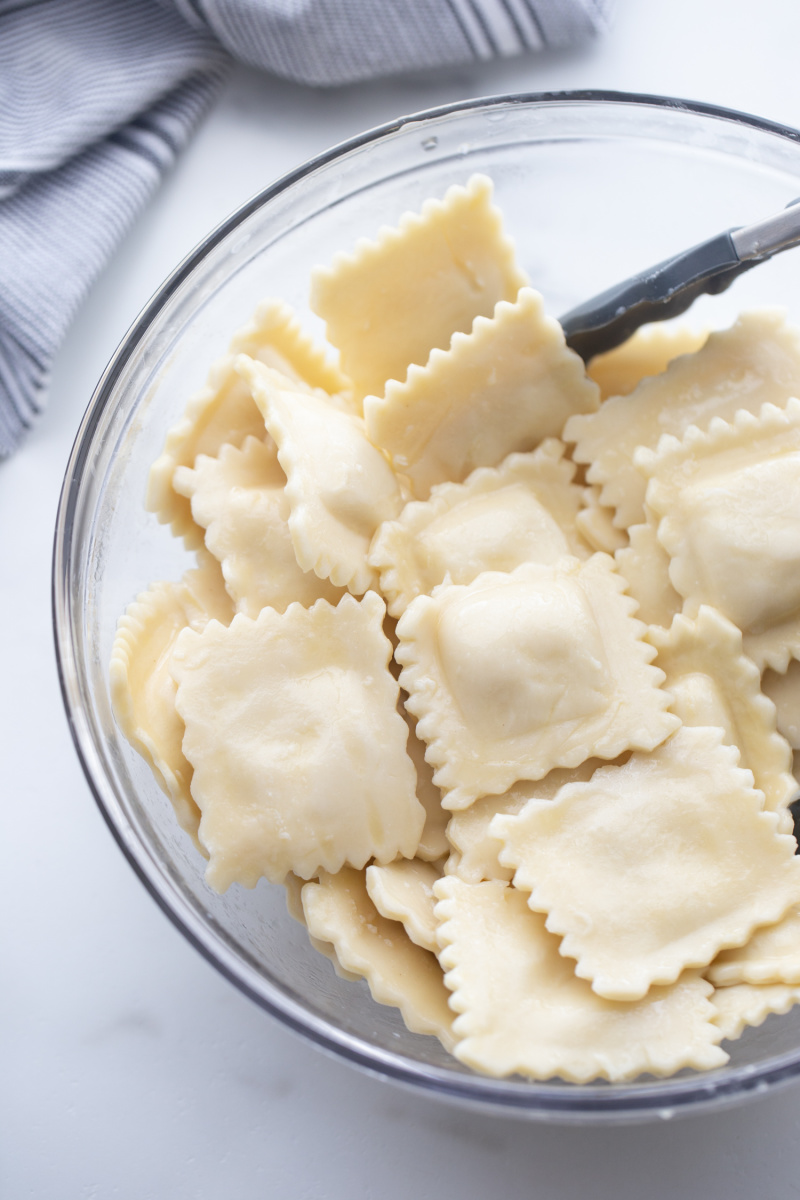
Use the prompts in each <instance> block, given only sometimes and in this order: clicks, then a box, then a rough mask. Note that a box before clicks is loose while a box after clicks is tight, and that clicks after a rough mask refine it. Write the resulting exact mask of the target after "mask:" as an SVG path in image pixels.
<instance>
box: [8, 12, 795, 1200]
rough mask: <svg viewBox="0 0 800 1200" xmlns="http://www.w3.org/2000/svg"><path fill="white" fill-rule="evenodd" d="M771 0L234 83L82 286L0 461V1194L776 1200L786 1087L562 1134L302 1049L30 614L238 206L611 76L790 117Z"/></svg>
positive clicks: (232, 1199) (784, 24)
mask: <svg viewBox="0 0 800 1200" xmlns="http://www.w3.org/2000/svg"><path fill="white" fill-rule="evenodd" d="M799 46H800V6H798V5H796V3H795V0H761V2H760V3H758V4H755V3H753V2H752V0H748V2H747V3H745V2H744V0H669V2H665V0H660V2H658V3H656V0H638V2H637V0H620V2H619V5H618V11H617V19H616V24H615V27H614V29H613V30H612V32H611V33H610V34H609V35H608V36H607V37H606V38H604V39H601V40H598V41H596V42H593V43H591V44H587V45H585V46H583V47H581V48H580V49H576V50H572V51H569V52H562V53H558V54H553V55H543V56H531V57H527V58H525V59H517V60H514V61H511V62H506V63H500V64H490V65H487V66H484V67H481V68H476V69H470V70H462V71H458V72H454V73H450V74H447V75H440V76H436V77H433V76H426V77H417V78H413V79H405V80H392V81H389V82H386V83H380V84H378V83H376V84H371V85H366V86H361V87H351V88H347V89H344V90H341V91H337V92H313V91H306V90H303V89H300V88H297V87H293V86H290V85H287V84H282V83H280V82H278V81H275V80H271V79H269V78H266V77H263V76H259V75H257V74H256V73H255V72H251V71H246V70H243V69H242V70H239V71H238V72H237V73H235V75H234V76H233V77H232V79H231V81H230V83H229V85H228V87H227V89H226V91H225V93H224V95H223V97H222V98H221V100H220V101H219V103H218V104H217V106H216V108H215V110H214V111H213V113H212V114H211V115H210V117H209V118H208V119H207V120H206V122H205V124H204V126H203V127H202V129H201V130H200V132H199V134H198V136H197V137H196V138H195V140H194V142H193V143H192V145H191V147H190V148H189V150H188V152H187V153H186V154H185V155H184V156H183V158H182V160H181V161H180V163H179V164H178V167H177V168H176V170H175V171H174V172H173V174H172V175H171V177H170V178H169V179H168V181H167V182H166V184H165V186H164V187H163V189H162V190H161V192H160V193H159V195H158V196H157V198H156V200H155V202H154V203H153V204H152V206H151V207H150V209H149V210H148V211H147V212H146V213H145V214H144V216H143V217H142V218H141V219H140V221H139V222H138V224H137V226H136V228H135V229H134V230H133V232H132V233H131V234H130V236H129V237H128V239H127V241H126V243H125V245H124V246H123V248H122V249H121V251H120V252H119V254H118V255H117V257H116V258H115V260H114V262H113V263H112V264H111V266H110V267H109V268H108V270H107V271H106V273H105V275H104V277H103V278H102V279H101V281H100V283H99V284H98V286H97V287H96V288H95V290H94V292H93V294H92V296H91V298H90V300H89V302H88V303H87V304H86V306H85V307H84V309H83V311H82V312H81V314H80V316H79V318H78V320H77V321H76V322H75V324H74V326H73V328H72V330H71V332H70V335H69V337H68V339H67V341H66V344H65V345H64V348H63V351H62V353H61V354H60V356H59V360H58V363H57V367H56V371H55V377H54V380H53V386H52V392H51V396H50V410H49V412H48V414H47V415H46V417H45V419H44V420H43V421H42V422H41V424H40V426H39V427H38V428H37V430H36V431H35V432H34V434H33V435H32V436H31V437H30V438H29V440H28V441H27V442H26V444H25V446H24V447H23V449H22V450H21V451H20V452H19V453H18V454H17V455H16V457H14V458H13V459H12V460H10V461H9V462H7V463H4V464H0V618H1V620H0V631H1V632H0V637H2V646H1V647H0V750H1V751H2V773H1V774H0V781H1V782H0V796H1V797H2V805H0V862H1V863H2V870H0V913H1V914H2V916H0V929H1V930H2V934H1V935H0V955H1V957H0V972H2V985H1V986H0V1195H1V1196H2V1197H3V1198H4V1200H22V1198H23V1197H26V1198H27V1197H34V1198H36V1200H44V1198H47V1200H51V1198H52V1200H73V1198H75V1200H95V1198H105V1197H115V1198H120V1200H149V1198H151V1197H153V1198H155V1200H160V1198H161V1197H164V1198H169V1200H189V1198H192V1200H217V1198H222V1197H225V1198H226V1200H254V1198H256V1197H262V1196H263V1197H267V1196H270V1197H271V1196H286V1197H289V1198H291V1200H339V1198H344V1197H351V1196H352V1197H357V1198H361V1197H363V1198H367V1200H368V1198H372V1197H375V1198H377V1197H380V1198H381V1200H400V1198H401V1197H402V1198H405V1197H407V1196H409V1195H412V1196H414V1195H416V1196H420V1197H423V1198H425V1197H429V1196H430V1197H433V1196H445V1195H446V1196H448V1197H450V1196H457V1197H459V1200H472V1198H473V1197H478V1196H483V1195H486V1194H489V1195H491V1196H493V1197H506V1196H509V1197H511V1196H513V1197H517V1196H525V1197H528V1196H530V1197H534V1198H535V1200H578V1198H579V1197H580V1198H583V1197H591V1198H592V1200H606V1198H609V1200H610V1198H611V1197H614V1198H615V1200H634V1198H635V1200H639V1198H640V1197H648V1198H653V1200H666V1198H667V1197H670V1198H674V1197H688V1198H691V1200H693V1198H694V1197H704V1198H709V1197H710V1198H711V1200H717V1198H718V1197H719V1198H722V1197H726V1198H730V1200H738V1198H740V1197H741V1198H742V1200H744V1198H745V1197H746V1198H747V1200H751V1198H752V1197H756V1196H757V1197H759V1198H760V1200H778V1198H780V1200H784V1198H786V1197H792V1196H798V1195H800V1182H798V1179H799V1178H800V1172H798V1170H797V1161H796V1160H797V1156H796V1154H795V1152H794V1151H795V1145H796V1142H797V1136H798V1130H799V1129H800V1087H799V1086H794V1087H791V1088H788V1089H786V1090H784V1091H782V1092H780V1093H778V1094H776V1095H774V1096H770V1097H768V1098H767V1099H762V1100H760V1101H758V1102H755V1103H750V1104H749V1105H747V1106H745V1107H742V1108H738V1109H735V1110H731V1111H729V1112H726V1113H722V1114H719V1115H710V1116H704V1117H698V1118H693V1119H691V1120H683V1121H674V1122H671V1123H668V1124H663V1123H662V1124H656V1125H649V1126H638V1127H628V1128H622V1129H613V1130H612V1129H599V1130H598V1129H596V1130H586V1129H576V1128H558V1127H545V1126H541V1125H536V1124H525V1123H515V1122H511V1121H501V1120H496V1119H489V1118H485V1117H478V1116H474V1115H470V1114H465V1113H464V1112H461V1111H459V1110H457V1109H454V1108H450V1107H448V1106H445V1105H442V1104H438V1103H435V1102H432V1101H428V1100H426V1099H420V1098H418V1097H416V1096H414V1095H411V1094H408V1093H406V1092H403V1091H400V1090H398V1089H396V1088H394V1087H391V1086H389V1085H387V1084H384V1083H381V1082H379V1081H376V1080H373V1079H370V1078H367V1077H365V1076H363V1075H361V1074H359V1073H356V1072H355V1071H354V1070H352V1069H350V1068H348V1067H346V1066H344V1065H342V1064H340V1063H339V1062H337V1061H333V1060H330V1059H328V1058H326V1057H324V1056H322V1055H321V1054H320V1053H319V1052H318V1051H316V1050H314V1049H312V1048H310V1047H309V1046H307V1045H305V1044H304V1043H303V1042H301V1041H300V1040H299V1039H298V1038H297V1037H295V1036H294V1035H292V1034H290V1033H289V1032H287V1031H286V1030H284V1029H283V1028H282V1027H281V1026H280V1025H278V1024H277V1023H276V1022H275V1021H274V1020H272V1019H271V1018H269V1017H268V1016H266V1015H265V1014H264V1013H262V1012H261V1011H260V1010H259V1009H257V1008H256V1007H255V1006H254V1005H253V1004H252V1003H251V1002H250V1001H248V1000H247V999H245V998H244V997H243V996H241V995H239V994H238V993H237V992H236V991H235V990H234V989H233V988H232V987H231V986H230V985H229V984H228V983H227V982H226V981H225V980H223V979H222V978H221V977H220V976H218V975H217V974H216V973H215V972H214V970H213V969H212V968H211V967H210V966H208V965H207V964H206V963H205V962H204V961H203V960H202V959H201V958H200V957H199V955H197V954H196V952H195V951H194V950H193V949H191V947H190V946H189V945H188V944H187V943H185V942H184V940H183V939H182V937H181V935H180V934H179V933H177V932H176V930H175V929H173V927H172V926H171V925H170V923H169V922H168V921H167V920H166V919H165V918H164V917H163V916H162V914H161V912H160V911H159V910H158V909H157V908H156V906H155V904H154V903H153V901H152V900H151V899H150V897H149V896H148V895H147V894H146V892H145V891H144V889H143V888H142V886H141V885H140V883H139V882H138V880H137V879H136V878H135V876H134V874H133V872H132V871H131V870H130V868H129V867H128V865H127V864H126V862H125V861H124V859H123V857H122V855H121V854H120V852H119V850H118V849H117V847H116V845H115V844H114V842H113V840H112V838H111V836H110V835H109V833H108V832H107V830H106V828H105V826H104V824H103V821H102V819H101V817H100V815H99V813H98V811H97V810H96V808H95V806H94V802H93V800H92V798H91V796H90V794H89V790H88V787H87V785H86V783H85V782H84V779H83V776H82V774H81V771H80V768H79V765H78V761H77V758H76V756H75V754H74V751H73V748H72V744H71V741H70V738H69V734H68V731H67V726H66V721H65V719H64V715H63V711H62V707H61V699H60V694H59V690H58V684H57V679H56V671H55V663H54V654H53V646H52V634H51V621H50V593H49V575H50V551H51V539H52V527H53V522H54V519H55V511H56V504H57V498H58V491H59V487H60V484H61V477H62V474H63V471H64V467H65V464H66V460H67V456H68V453H69V450H70V447H71V444H72V440H73V437H74V434H75V431H76V429H77V426H78V422H79V420H80V417H81V415H82V413H83V410H84V408H85V406H86V404H87V402H88V400H89V397H90V395H91V392H92V389H93V387H94V384H95V382H96V380H97V378H98V377H99V375H100V373H101V371H102V369H103V367H104V365H105V363H106V361H107V359H108V358H109V357H110V355H111V353H112V352H113V350H114V348H115V346H116V344H117V343H118V341H119V340H120V339H121V337H122V335H123V334H124V332H125V330H126V328H127V326H128V325H129V324H130V323H131V321H132V320H133V318H134V317H135V315H136V313H137V312H138V310H139V309H140V308H141V307H142V305H143V304H144V303H145V302H146V300H147V299H148V298H149V296H150V294H151V293H152V292H153V291H154V290H155V289H156V287H157V286H158V285H159V284H160V282H161V281H162V279H163V278H164V276H165V275H166V274H167V273H168V272H169V271H170V270H171V268H172V267H173V266H174V265H175V264H176V263H177V261H178V260H179V259H180V258H181V257H182V256H183V255H184V254H185V253H186V252H187V251H189V250H190V249H191V248H192V246H193V245H194V244H195V243H196V242H197V241H198V240H199V239H200V238H201V237H202V236H203V235H204V234H205V233H206V232H207V231H208V230H209V229H210V228H211V227H212V226H213V225H215V224H216V223H217V222H218V221H220V220H221V219H222V218H224V217H225V216H227V215H228V213H229V212H230V211H231V210H232V209H233V208H235V207H237V206H238V205H239V204H240V203H242V202H243V201H244V200H246V199H247V198H248V197H249V196H250V195H251V194H252V193H254V192H255V191H257V190H259V189H261V188H262V187H264V186H265V185H266V184H268V183H269V182H270V181H271V180H273V179H275V178H276V177H278V176H280V175H281V174H283V173H284V172H286V171H287V170H289V169H290V168H292V167H294V166H296V165H298V164H299V163H300V162H301V161H303V160H304V159H306V158H308V157H309V156H311V155H313V154H316V153H317V152H319V151H321V150H323V149H325V148H326V147H328V146H329V145H331V144H333V143H335V142H338V141H341V140H343V139H344V138H347V137H350V136H351V135H353V134H356V133H358V132H360V131H361V130H362V129H364V128H367V127H369V126H372V125H375V124H378V123H380V122H382V121H385V120H389V119H391V118H394V117H396V116H399V115H401V114H403V113H407V112H411V111H414V110H417V109H421V108H425V107H429V106H431V105H434V104H439V103H445V102H448V101H452V100H457V99H462V98H466V97H468V96H475V95H480V94H491V93H496V92H504V91H513V90H553V89H562V88H589V87H592V88H611V89H620V90H629V91H644V92H660V93H666V94H672V95H678V96H686V97H689V98H692V99H698V100H706V101H711V102H716V103H720V104H723V105H728V106H731V107H734V108H740V109H744V110H748V111H751V112H754V113H757V114H759V115H761V116H764V117H770V118H772V119H774V120H778V121H781V122H784V123H787V124H793V125H796V126H800V84H799V83H798V71H797V53H798V47H799Z"/></svg>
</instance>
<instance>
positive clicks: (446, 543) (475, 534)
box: [369, 438, 589, 617]
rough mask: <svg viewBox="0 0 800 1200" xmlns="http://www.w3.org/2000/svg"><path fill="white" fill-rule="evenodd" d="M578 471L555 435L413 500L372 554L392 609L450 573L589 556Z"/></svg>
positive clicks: (454, 576)
mask: <svg viewBox="0 0 800 1200" xmlns="http://www.w3.org/2000/svg"><path fill="white" fill-rule="evenodd" d="M574 473H575V468H574V466H573V464H572V463H570V462H567V461H566V460H565V459H564V446H563V443H561V442H559V441H557V440H556V439H555V438H549V439H548V440H547V441H546V442H543V443H542V445H541V446H540V447H539V448H538V450H534V451H533V452H532V453H531V454H512V455H509V457H508V458H507V459H505V461H504V462H503V463H502V464H501V465H500V466H499V467H495V468H488V467H484V468H480V469H479V470H477V471H474V472H473V473H472V475H470V476H469V478H468V479H467V480H466V481H465V482H464V483H461V484H454V483H443V484H440V485H439V486H438V487H436V488H435V489H434V490H433V492H432V494H431V496H430V499H429V500H426V501H424V502H420V501H412V502H411V503H410V504H407V505H406V507H405V508H404V509H403V511H402V512H401V513H400V515H399V517H398V518H397V519H396V520H394V521H386V522H384V523H383V525H381V526H380V527H379V529H378V531H377V533H376V534H375V537H374V539H373V542H372V546H371V548H370V554H369V562H370V565H371V566H373V567H374V568H375V569H376V570H377V571H379V572H380V587H381V591H382V592H383V595H384V596H385V597H386V601H387V608H388V610H389V612H390V613H391V614H392V616H394V617H400V616H402V614H403V613H404V612H405V610H406V608H408V605H409V604H410V602H411V601H412V600H413V599H414V598H415V597H416V596H429V595H430V594H431V592H432V591H433V589H434V588H435V587H436V586H437V585H438V584H440V583H443V582H444V581H445V579H448V580H449V581H450V582H451V583H459V584H460V583H463V584H467V583H472V581H473V579H475V578H476V577H477V576H478V575H480V574H481V573H482V572H483V571H513V570H514V568H515V567H518V566H519V565H520V564H521V563H524V562H542V563H552V562H556V561H557V560H558V559H559V558H563V557H564V556H565V555H570V554H574V555H577V556H578V557H579V558H588V556H589V547H588V546H587V545H586V543H585V542H584V540H583V538H582V537H581V535H580V533H579V532H578V528H577V524H576V518H577V515H578V512H579V509H580V504H581V490H580V488H579V487H577V486H576V485H575V484H574V483H573V482H572V477H573V475H574Z"/></svg>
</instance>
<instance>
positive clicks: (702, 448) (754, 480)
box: [635, 399, 800, 671]
mask: <svg viewBox="0 0 800 1200" xmlns="http://www.w3.org/2000/svg"><path fill="white" fill-rule="evenodd" d="M635 461H636V463H637V464H638V466H639V467H640V469H641V470H642V472H643V473H644V474H645V475H646V476H647V478H648V479H649V483H648V486H647V503H648V505H649V506H650V508H651V509H652V510H653V512H654V514H655V516H656V518H657V519H658V520H659V525H658V538H659V541H660V542H661V544H662V546H663V547H664V548H665V550H666V551H667V553H668V554H669V556H670V559H671V562H670V568H669V573H670V579H671V581H672V584H673V587H674V588H675V590H676V591H677V592H679V593H680V595H681V596H683V598H684V609H685V611H686V612H687V613H688V614H689V615H690V616H691V615H693V614H694V613H696V612H697V610H698V608H699V606H700V605H701V604H709V605H712V606H713V607H714V608H717V609H719V611H720V612H721V613H722V614H723V615H724V616H726V617H729V618H730V620H731V621H733V623H734V624H735V625H738V627H739V628H740V629H741V630H742V633H743V634H744V647H745V651H746V653H747V654H748V655H749V656H750V657H751V658H752V659H754V661H755V662H756V664H757V665H758V666H759V667H761V668H763V667H764V666H770V667H773V668H774V669H776V670H779V671H780V670H785V669H786V666H787V664H788V661H789V658H790V657H791V656H792V655H795V656H797V655H800V400H794V399H792V400H789V402H788V403H787V405H786V407H785V408H783V409H781V408H776V407H775V405H773V404H765V405H764V406H763V408H762V409H761V411H760V412H759V414H758V415H756V416H754V415H753V414H752V413H750V412H748V411H747V410H746V409H741V410H740V411H739V412H737V413H736V415H735V417H734V418H733V420H732V421H730V422H726V421H723V420H722V419H721V418H716V419H714V420H713V421H712V422H711V424H710V426H709V428H708V431H707V432H706V433H703V432H702V431H701V430H700V429H698V428H697V427H696V426H692V427H690V428H689V429H688V430H687V431H686V433H685V434H684V436H683V438H682V439H681V440H680V441H679V440H678V439H677V438H672V437H665V438H663V439H662V441H661V442H660V443H659V446H658V449H657V450H656V451H648V450H646V449H640V450H639V451H637V454H636V456H635ZM795 651H796V654H795Z"/></svg>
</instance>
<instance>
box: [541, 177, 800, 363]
mask: <svg viewBox="0 0 800 1200" xmlns="http://www.w3.org/2000/svg"><path fill="white" fill-rule="evenodd" d="M798 244H800V197H799V198H798V199H797V200H792V201H791V203H790V204H788V205H787V206H786V208H785V209H783V210H782V211H781V212H779V213H776V214H775V216H772V217H767V218H766V220H764V221H757V222H756V223H755V224H754V225H745V226H743V227H742V228H736V229H729V230H727V232H726V233H720V234H718V235H717V236H716V237H713V238H709V240H708V241H707V242H701V243H700V244H699V245H698V246H693V247H692V248H691V250H684V251H683V252H682V253H681V254H676V255H675V257H674V258H668V259H666V261H665V262H661V263H658V264H657V265H656V266H654V267H650V268H649V269H648V270H646V271H642V272H641V274H639V275H634V276H633V277H632V278H631V279H626V280H625V281H624V282H623V283H618V284H616V285H615V286H614V287H612V288H609V289H608V290H607V291H605V292H601V294H600V295H599V296H595V297H594V298H593V299H592V300H587V301H586V303H585V304H581V305H579V306H578V307H577V308H573V309H572V310H571V311H570V312H568V313H567V314H566V315H565V316H563V317H562V318H561V325H562V327H563V329H564V334H565V335H566V339H567V345H568V346H570V347H571V348H572V349H573V350H574V351H575V352H576V353H577V354H579V355H580V356H581V358H582V359H583V360H584V362H588V361H589V359H590V358H593V357H594V355H595V354H601V353H602V352H603V351H604V350H613V348H614V347H615V346H619V345H620V343H621V342H624V341H625V340H626V338H629V337H630V336H631V334H632V333H635V332H636V330H637V329H638V328H639V326H640V325H645V324H646V323H647V322H649V321H666V320H667V319H668V318H669V317H675V316H677V315H678V314H679V313H682V312H685V311H686V309H687V308H688V307H689V305H690V304H691V303H692V302H693V301H694V300H695V299H696V298H697V297H698V296H700V295H702V294H703V293H704V292H708V293H709V294H711V295H716V294H717V293H718V292H724V291H725V289H726V288H727V287H729V286H730V284H731V283H733V281H734V279H736V277H737V276H738V275H741V274H742V273H743V272H744V271H749V270H750V268H751V267H755V266H757V265H758V264H759V263H760V262H764V260H765V259H767V258H771V257H772V255H773V254H778V253H779V252H780V251H781V250H788V249H789V248H790V246H797V245H798Z"/></svg>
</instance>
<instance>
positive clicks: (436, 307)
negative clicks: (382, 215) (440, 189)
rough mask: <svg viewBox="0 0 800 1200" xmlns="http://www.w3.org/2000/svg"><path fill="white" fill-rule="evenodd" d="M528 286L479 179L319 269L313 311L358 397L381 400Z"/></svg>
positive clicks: (488, 189)
mask: <svg viewBox="0 0 800 1200" xmlns="http://www.w3.org/2000/svg"><path fill="white" fill-rule="evenodd" d="M526 283H527V276H526V275H525V273H524V272H523V271H522V270H521V268H520V267H519V265H518V264H517V262H516V258H515V252H514V246H513V243H512V242H511V240H510V239H509V238H508V237H507V235H506V234H505V233H504V231H503V223H502V217H501V215H500V212H499V210H498V209H497V208H496V207H495V206H494V205H493V204H492V182H491V180H490V179H488V178H487V177H486V176H485V175H473V176H472V178H471V179H470V180H469V182H468V183H467V185H466V187H461V186H458V185H456V186H454V187H451V188H449V189H448V191H447V193H446V194H445V196H444V198H443V199H442V200H428V201H426V202H425V204H424V205H423V207H422V211H421V212H420V213H406V214H405V215H404V216H403V217H402V218H401V220H400V222H399V225H398V226H397V227H396V228H388V227H384V228H383V229H381V231H380V233H379V234H378V237H377V239H376V240H375V241H368V240H367V239H366V238H362V239H361V240H360V241H359V242H358V243H357V245H356V247H355V250H354V251H353V253H352V254H342V253H340V254H337V255H336V257H335V258H334V260H333V263H332V264H331V266H330V267H320V268H318V269H317V270H316V271H315V272H314V274H313V276H312V279H311V307H312V309H313V310H314V312H316V313H317V314H318V315H319V316H320V317H322V319H323V320H324V321H325V323H326V330H327V336H328V339H329V341H330V342H331V343H332V344H333V345H334V346H336V348H337V349H338V350H339V352H340V354H341V363H342V368H343V370H344V371H345V372H346V373H347V375H348V376H349V377H350V379H352V381H353V388H354V391H355V394H356V396H358V397H363V396H366V395H369V394H372V395H376V396H381V395H383V390H384V386H385V384H386V382H387V380H389V379H400V380H402V379H405V377H406V372H407V370H408V367H409V365H410V364H412V363H416V364H418V365H424V364H425V363H426V362H427V361H428V357H429V355H430V353H431V351H432V350H434V349H436V348H440V349H447V347H448V346H449V345H450V339H451V337H452V336H453V334H454V333H458V332H466V331H468V330H469V329H471V327H472V322H473V321H474V319H475V318H476V317H478V316H489V315H490V314H491V313H492V312H493V311H494V307H495V305H496V304H497V303H498V301H500V300H514V299H516V295H517V292H518V291H519V289H520V288H521V287H524V285H525V284H526Z"/></svg>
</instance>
